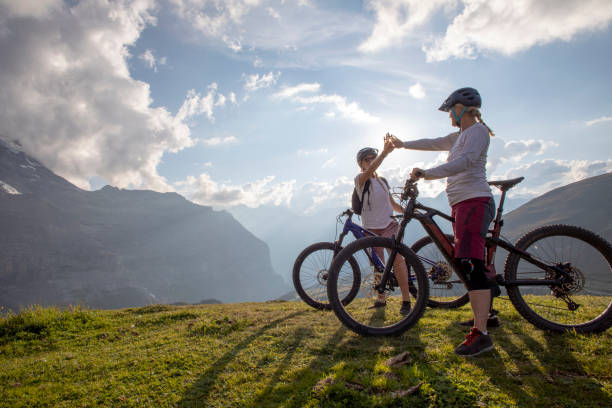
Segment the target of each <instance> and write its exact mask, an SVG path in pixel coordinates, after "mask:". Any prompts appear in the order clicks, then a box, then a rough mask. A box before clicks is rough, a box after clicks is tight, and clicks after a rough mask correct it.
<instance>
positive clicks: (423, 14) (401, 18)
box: [359, 0, 612, 61]
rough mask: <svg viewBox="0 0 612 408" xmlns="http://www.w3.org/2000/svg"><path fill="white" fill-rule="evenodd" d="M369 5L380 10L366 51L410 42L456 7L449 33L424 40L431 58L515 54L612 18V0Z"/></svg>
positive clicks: (401, 0)
mask: <svg viewBox="0 0 612 408" xmlns="http://www.w3.org/2000/svg"><path fill="white" fill-rule="evenodd" d="M460 3H461V6H460V7H458V5H459V4H460ZM369 7H370V8H371V9H372V10H373V11H374V12H375V13H376V23H375V25H374V28H373V30H372V33H371V35H370V37H369V38H368V39H367V40H366V41H365V42H364V43H363V44H361V46H360V47H359V49H360V51H362V52H374V51H379V50H382V49H384V48H387V47H390V46H393V45H398V44H402V43H406V42H407V39H410V38H411V37H413V38H416V37H417V35H418V34H419V32H420V31H423V26H425V25H426V24H429V23H430V22H431V20H432V18H433V16H434V15H435V13H437V12H439V11H440V10H444V11H445V12H446V13H447V14H448V13H450V12H454V13H455V16H454V18H453V19H452V22H451V23H450V24H449V25H448V26H447V27H446V32H445V33H444V35H443V36H437V37H433V39H432V40H430V41H429V42H428V43H427V44H425V45H424V46H423V51H424V52H425V53H426V54H427V60H428V61H442V60H446V59H448V58H452V57H455V58H475V57H476V56H477V55H478V53H480V52H482V51H494V52H498V53H501V54H503V55H512V54H515V53H517V52H520V51H524V50H526V49H529V48H531V47H533V46H536V45H542V44H548V43H551V42H553V41H558V40H562V41H570V40H572V39H573V38H574V37H575V36H576V35H578V34H580V33H583V32H586V31H593V30H601V29H605V28H606V27H607V26H608V24H609V22H610V21H611V20H612V2H610V1H609V0H566V1H563V2H559V1H557V0H522V1H520V2H519V3H517V2H512V1H507V0H461V1H457V0H432V1H420V0H372V1H370V3H369ZM456 13H459V14H456Z"/></svg>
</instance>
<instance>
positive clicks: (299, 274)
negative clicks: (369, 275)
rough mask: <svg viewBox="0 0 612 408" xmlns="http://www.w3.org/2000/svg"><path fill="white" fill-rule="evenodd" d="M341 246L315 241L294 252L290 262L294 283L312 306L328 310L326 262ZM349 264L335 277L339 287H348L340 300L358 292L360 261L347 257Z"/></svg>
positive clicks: (327, 271) (328, 262)
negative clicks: (295, 253) (293, 258)
mask: <svg viewBox="0 0 612 408" xmlns="http://www.w3.org/2000/svg"><path fill="white" fill-rule="evenodd" d="M341 249H342V247H341V246H339V245H337V244H335V243H333V242H317V243H316V244H312V245H310V246H308V247H306V248H305V249H304V250H303V251H302V252H300V254H299V255H298V256H297V258H296V260H295V263H294V264H293V286H294V287H295V291H296V292H297V294H298V295H299V296H300V298H302V300H303V301H304V302H306V303H307V304H309V305H310V306H312V307H314V308H315V309H321V310H330V309H331V305H330V304H329V301H328V299H327V281H328V275H329V266H330V265H331V263H332V259H334V256H335V254H336V253H337V252H339V251H340V250H341ZM348 263H349V268H346V269H345V270H344V272H343V273H342V274H341V275H340V276H339V277H338V280H339V281H340V284H341V285H342V287H349V288H350V289H349V290H347V291H346V293H345V294H344V297H343V299H342V302H344V303H349V302H350V301H351V300H353V299H354V298H355V296H357V292H358V291H359V286H360V285H361V275H360V274H359V265H358V264H357V262H356V261H355V260H354V259H349V260H348Z"/></svg>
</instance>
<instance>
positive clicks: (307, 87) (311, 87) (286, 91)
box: [274, 82, 321, 99]
mask: <svg viewBox="0 0 612 408" xmlns="http://www.w3.org/2000/svg"><path fill="white" fill-rule="evenodd" d="M319 89H321V85H320V84H318V83H316V82H314V83H310V84H308V83H302V84H299V85H296V86H291V87H285V88H283V89H282V90H281V91H279V92H277V93H275V94H274V97H275V98H279V99H287V98H291V97H292V96H295V95H297V94H299V93H302V92H318V91H319Z"/></svg>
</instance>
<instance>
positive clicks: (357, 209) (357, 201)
mask: <svg viewBox="0 0 612 408" xmlns="http://www.w3.org/2000/svg"><path fill="white" fill-rule="evenodd" d="M379 179H381V180H382V181H384V182H385V184H386V185H387V190H390V189H389V183H388V182H387V179H385V178H384V177H379ZM370 180H371V179H367V180H366V182H365V184H364V185H363V192H362V193H361V198H359V194H357V187H354V188H353V197H351V209H352V210H353V212H354V213H355V214H357V215H361V210H363V199H364V197H365V193H366V191H367V192H368V194H370V191H369V190H370Z"/></svg>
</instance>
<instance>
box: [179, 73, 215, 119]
mask: <svg viewBox="0 0 612 408" xmlns="http://www.w3.org/2000/svg"><path fill="white" fill-rule="evenodd" d="M217 88H218V86H217V84H216V83H214V82H213V83H212V84H211V85H209V86H208V93H207V94H206V95H205V96H202V95H201V94H200V93H197V92H196V91H195V90H194V89H191V90H189V91H188V92H187V97H186V99H185V101H184V102H183V105H182V106H181V108H180V109H179V111H178V113H177V114H176V118H177V119H178V120H180V121H181V122H182V121H185V120H187V119H189V118H191V117H193V116H197V115H201V114H205V115H206V117H207V118H208V119H209V120H210V121H214V120H215V118H214V115H213V113H214V107H215V106H222V105H224V104H225V97H224V96H223V95H219V94H217ZM215 97H217V102H216V103H215Z"/></svg>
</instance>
